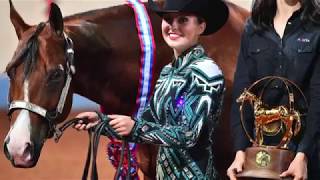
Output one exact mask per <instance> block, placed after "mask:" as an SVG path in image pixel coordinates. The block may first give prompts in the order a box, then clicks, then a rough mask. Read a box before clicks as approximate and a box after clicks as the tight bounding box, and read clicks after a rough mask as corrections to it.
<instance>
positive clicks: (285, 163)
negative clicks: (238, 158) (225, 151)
mask: <svg viewBox="0 0 320 180" xmlns="http://www.w3.org/2000/svg"><path fill="white" fill-rule="evenodd" d="M245 153H246V160H245V164H244V168H243V171H242V172H241V173H239V174H237V177H238V178H239V179H250V178H255V179H257V178H261V179H284V178H280V174H281V173H282V172H284V171H286V170H287V169H288V167H289V165H290V163H291V162H292V160H293V158H294V156H295V154H294V153H293V152H291V151H289V150H285V149H277V148H275V147H270V146H269V147H268V146H267V147H250V148H247V149H246V152H245ZM285 179H291V178H285Z"/></svg>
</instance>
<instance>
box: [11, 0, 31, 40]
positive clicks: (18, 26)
mask: <svg viewBox="0 0 320 180" xmlns="http://www.w3.org/2000/svg"><path fill="white" fill-rule="evenodd" d="M9 3H10V20H11V23H12V25H13V26H14V29H15V30H16V34H17V36H18V39H20V38H21V34H22V33H23V32H24V31H26V30H27V29H29V28H30V26H29V25H28V24H26V23H25V22H24V21H23V19H22V17H21V16H20V15H19V13H18V12H17V11H16V9H15V8H14V6H13V4H12V1H11V0H9Z"/></svg>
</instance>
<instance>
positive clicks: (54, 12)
mask: <svg viewBox="0 0 320 180" xmlns="http://www.w3.org/2000/svg"><path fill="white" fill-rule="evenodd" d="M49 22H50V26H51V28H52V29H53V30H54V31H55V32H56V33H57V35H58V36H62V34H63V17H62V14H61V11H60V8H59V6H58V5H56V4H55V3H51V9H50V15H49Z"/></svg>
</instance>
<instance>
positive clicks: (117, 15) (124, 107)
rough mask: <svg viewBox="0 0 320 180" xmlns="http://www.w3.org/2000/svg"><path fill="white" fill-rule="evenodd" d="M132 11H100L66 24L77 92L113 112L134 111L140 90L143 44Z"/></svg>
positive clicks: (121, 8)
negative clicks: (72, 54)
mask: <svg viewBox="0 0 320 180" xmlns="http://www.w3.org/2000/svg"><path fill="white" fill-rule="evenodd" d="M129 10H130V9H129V7H127V6H119V7H113V8H112V10H110V9H105V10H98V11H97V12H96V13H91V14H90V16H88V15H86V16H85V15H82V16H81V15H77V16H75V17H74V19H72V17H68V18H67V20H66V23H65V25H66V32H67V34H68V35H69V36H70V37H71V39H72V40H73V41H74V50H75V66H76V75H75V76H74V80H73V87H74V91H75V92H76V93H78V94H80V95H83V96H85V97H87V98H89V99H91V100H93V101H95V102H97V103H99V104H102V105H104V106H107V107H108V108H113V109H108V110H109V111H110V112H119V113H127V112H128V111H130V109H131V110H132V107H134V104H135V97H136V94H137V90H138V78H139V59H140V44H139V39H138V36H137V35H136V34H137V33H136V28H135V22H134V16H133V15H132V11H129ZM92 14H97V15H96V16H94V15H92ZM124 27H125V28H124ZM135 35H136V36H135ZM161 65H162V64H161ZM155 66H158V64H156V65H155ZM154 68H155V69H160V68H156V67H154Z"/></svg>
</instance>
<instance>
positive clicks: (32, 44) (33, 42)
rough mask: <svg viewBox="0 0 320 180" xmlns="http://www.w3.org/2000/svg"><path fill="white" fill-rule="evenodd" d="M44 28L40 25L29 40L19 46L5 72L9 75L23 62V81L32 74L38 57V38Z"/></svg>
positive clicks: (43, 25)
mask: <svg viewBox="0 0 320 180" xmlns="http://www.w3.org/2000/svg"><path fill="white" fill-rule="evenodd" d="M44 27H45V23H40V24H39V25H38V26H37V28H36V30H35V31H34V32H33V33H32V35H31V36H30V38H29V39H28V40H27V41H26V42H25V43H24V42H23V43H22V44H21V45H20V46H18V49H17V51H16V53H15V54H14V56H13V58H12V60H11V62H10V63H9V64H8V65H7V67H6V72H7V73H10V71H12V70H13V69H15V68H16V67H18V66H19V65H21V64H22V63H23V62H25V66H24V79H25V78H27V77H28V76H29V75H30V73H31V72H32V70H33V68H34V66H35V64H36V62H37V57H38V50H39V41H38V36H39V34H40V33H41V31H42V30H43V28H44Z"/></svg>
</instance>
